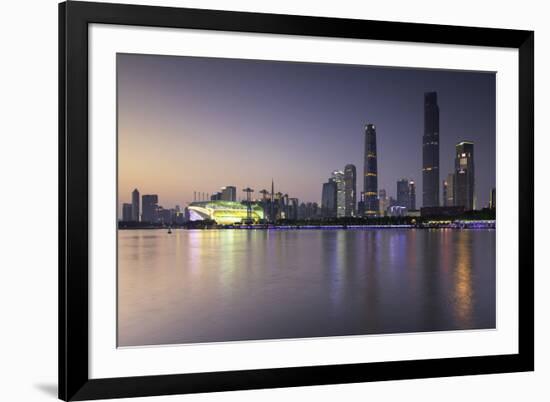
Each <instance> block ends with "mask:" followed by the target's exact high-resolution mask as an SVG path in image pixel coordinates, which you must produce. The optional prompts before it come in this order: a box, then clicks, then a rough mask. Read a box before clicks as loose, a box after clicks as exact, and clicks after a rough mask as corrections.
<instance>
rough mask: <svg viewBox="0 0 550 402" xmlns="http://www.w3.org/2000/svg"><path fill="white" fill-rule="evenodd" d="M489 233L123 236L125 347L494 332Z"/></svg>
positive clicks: (121, 267) (120, 291)
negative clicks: (485, 330) (450, 331)
mask: <svg viewBox="0 0 550 402" xmlns="http://www.w3.org/2000/svg"><path fill="white" fill-rule="evenodd" d="M494 247H495V232H494V231H491V230H479V231H457V230H399V229H395V230H394V229H384V230H347V231H346V230H319V231H317V230H307V231H300V230H294V231H292V230H289V231H262V230H258V231H255V230H207V231H201V230H195V231H194V230H175V231H173V234H171V235H168V234H167V233H166V232H165V231H163V230H133V231H120V232H119V254H118V258H119V265H118V279H119V281H118V284H119V288H118V319H119V322H118V341H119V345H120V346H132V345H148V344H170V343H191V342H216V341H231V340H248V339H279V338H301V337H318V336H334V335H351V334H372V333H399V332H417V331H437V330H451V329H470V328H493V327H494V326H495V258H494Z"/></svg>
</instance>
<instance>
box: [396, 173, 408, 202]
mask: <svg viewBox="0 0 550 402" xmlns="http://www.w3.org/2000/svg"><path fill="white" fill-rule="evenodd" d="M409 204H410V198H409V179H401V180H398V181H397V206H400V207H405V208H409Z"/></svg>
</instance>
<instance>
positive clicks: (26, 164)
mask: <svg viewBox="0 0 550 402" xmlns="http://www.w3.org/2000/svg"><path fill="white" fill-rule="evenodd" d="M119 2H123V1H119ZM134 2H139V1H138V0H136V1H134ZM141 2H142V3H147V4H157V5H172V6H181V7H198V8H214V9H227V10H239V11H257V12H272V13H286V14H304V15H318V16H329V17H349V18H360V19H377V20H391V21H410V22H429V23H438V24H451V25H476V26H487V27H501V28H517V29H534V30H535V31H536V34H535V43H536V52H535V54H536V56H535V58H536V73H535V74H536V78H535V82H536V100H535V107H536V110H535V114H536V124H535V131H536V150H535V153H536V171H537V174H536V181H537V183H536V186H537V193H536V203H537V206H538V208H537V211H538V212H539V214H538V219H539V222H544V221H543V220H544V219H545V218H546V216H544V215H543V213H541V210H542V209H546V208H547V206H546V205H545V201H546V200H548V199H550V186H548V185H547V183H545V182H543V180H544V178H545V176H546V175H545V172H546V171H547V170H548V168H549V165H548V162H547V161H548V160H549V158H548V157H547V155H545V150H548V149H550V140H549V137H550V124H549V121H548V119H547V115H548V111H549V108H550V95H549V93H550V85H549V83H550V79H549V74H548V71H550V51H549V50H548V49H550V24H548V11H547V10H546V4H545V2H543V1H535V0H523V1H521V2H518V1H516V2H508V3H506V2H503V1H497V0H485V1H480V0H461V1H455V2H445V1H440V0H415V1H412V0H393V1H383V2H382V1H371V0H362V1H352V0H340V1H320V0H302V1H300V2H298V1H292V0H269V1H262V2H259V1H254V0H233V1H231V2H230V3H229V2H227V1H223V0H203V1H200V0H172V1H170V0H164V1H153V0H150V1H141ZM0 38H1V39H0V44H1V47H0V49H1V55H2V56H1V57H2V59H1V62H0V80H1V82H0V105H1V107H0V110H1V113H0V211H1V214H0V225H1V227H0V323H1V326H2V329H1V331H0V383H1V384H2V386H1V387H0V400H2V401H33V402H34V401H47V400H54V399H55V398H56V396H55V395H56V392H57V391H56V388H57V385H56V382H57V1H53V0H47V1H45V0H26V1H21V2H17V1H12V2H4V4H3V5H2V14H1V22H0ZM24 222H27V223H26V224H24ZM536 231H537V240H536V245H535V246H536V249H537V251H536V322H537V325H536V336H537V344H536V350H537V358H536V372H535V373H522V374H504V375H502V374H501V375H487V376H475V377H455V378H444V379H426V380H411V381H391V382H384V383H367V384H350V385H335V386H319V387H302V388H290V389H275V390H255V391H242V392H226V393H218V394H202V395H191V396H170V397H162V398H157V399H155V400H159V401H184V402H192V401H202V402H206V401H213V402H214V401H216V402H228V401H239V402H247V401H257V400H262V401H280V400H310V399H311V400H320V401H333V400H346V401H363V400H365V399H366V398H369V399H370V400H387V401H394V400H406V401H416V400H419V401H420V400H422V401H440V400H445V401H446V402H451V401H464V400H476V401H477V400H500V401H517V400H525V401H546V400H549V398H550V390H549V385H548V378H550V348H549V346H548V344H549V343H550V314H549V313H548V310H547V309H548V308H549V307H550V292H549V291H547V289H546V288H547V286H549V285H548V284H549V283H550V271H549V270H548V251H547V250H548V247H547V245H548V242H547V240H546V237H545V233H544V227H543V225H542V224H538V225H537V229H536ZM141 400H143V401H145V400H148V401H149V400H152V399H145V398H140V399H134V401H141Z"/></svg>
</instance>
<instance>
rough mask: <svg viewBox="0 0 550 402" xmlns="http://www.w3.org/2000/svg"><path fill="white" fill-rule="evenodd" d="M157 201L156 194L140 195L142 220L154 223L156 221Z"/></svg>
mask: <svg viewBox="0 0 550 402" xmlns="http://www.w3.org/2000/svg"><path fill="white" fill-rule="evenodd" d="M158 202H159V197H158V195H156V194H145V195H143V196H142V197H141V207H142V213H141V221H142V222H147V223H156V222H157V221H158Z"/></svg>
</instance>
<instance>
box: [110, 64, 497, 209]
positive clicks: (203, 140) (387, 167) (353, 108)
mask: <svg viewBox="0 0 550 402" xmlns="http://www.w3.org/2000/svg"><path fill="white" fill-rule="evenodd" d="M224 67H225V68H224ZM229 67H231V68H229ZM236 67H242V69H241V70H237V72H236V70H235V68H236ZM118 69H119V70H118V77H119V81H118V94H119V97H118V106H119V138H118V141H119V201H120V203H122V202H129V201H130V199H128V195H129V194H130V193H131V191H132V190H133V189H134V188H136V187H137V188H139V189H140V192H141V193H142V194H159V198H160V200H159V203H160V204H162V205H164V206H165V207H173V206H174V205H185V204H186V203H188V202H192V201H193V192H195V191H198V192H201V193H209V194H212V193H213V192H215V191H219V188H220V187H222V186H226V185H234V186H236V187H237V190H238V191H237V192H238V193H239V195H240V196H241V197H243V195H242V194H240V193H241V190H242V188H245V187H252V188H253V189H254V190H255V193H254V195H253V197H254V198H260V194H259V192H260V190H262V189H268V188H269V185H270V183H271V178H272V177H273V178H274V180H275V183H276V185H277V186H278V189H277V191H282V192H283V193H287V194H289V196H291V197H296V198H298V199H299V200H300V202H307V201H310V202H318V203H320V201H321V193H322V184H323V182H325V181H326V179H327V177H329V175H330V174H331V172H332V171H335V170H344V168H345V166H347V165H350V164H353V165H355V166H356V168H357V169H358V171H363V163H361V161H362V160H363V155H362V148H363V146H364V136H365V132H364V128H365V125H366V124H369V123H372V124H374V125H375V126H376V136H377V147H378V155H377V159H378V174H379V177H378V190H380V189H386V191H387V192H388V196H395V193H394V192H393V189H394V188H395V182H396V181H397V180H398V179H399V178H401V177H407V178H410V179H411V180H414V181H415V182H416V183H417V187H419V188H418V190H417V192H418V193H419V194H421V191H422V190H420V188H421V186H422V180H421V172H422V170H421V169H422V136H423V131H424V128H423V126H424V121H423V113H422V112H423V108H424V102H423V97H424V93H425V92H437V93H438V99H437V100H438V106H439V109H440V114H441V118H440V123H441V128H440V131H441V136H440V155H439V158H440V166H441V169H440V180H443V178H445V177H447V174H448V173H451V172H453V171H454V159H455V150H454V148H455V145H456V144H457V143H458V142H460V141H463V140H470V141H473V142H474V143H475V146H476V155H483V156H484V158H483V159H482V160H479V157H478V159H476V161H475V163H476V174H477V175H478V176H481V177H477V176H476V198H477V207H481V206H484V205H485V204H488V202H489V194H490V189H491V188H493V187H495V185H494V182H495V180H494V175H495V165H494V154H495V129H494V125H495V121H494V120H495V116H494V107H495V102H494V97H495V91H494V85H495V83H494V75H493V74H489V73H471V72H468V73H465V72H449V71H431V70H411V69H391V68H374V67H365V66H342V65H325V64H310V63H290V62H264V61H253V60H232V59H210V58H191V57H173V56H143V55H118ZM243 70H245V72H246V74H245V73H244V72H243ZM147 71H149V73H147ZM228 71H230V72H231V73H229V72H228ZM151 72H154V74H151ZM305 73H310V74H308V75H304V74H305ZM229 76H231V78H232V79H231V80H229ZM327 76H329V77H334V79H332V80H330V79H329V80H328V81H329V82H327V80H326V77H327ZM350 76H351V78H349V77H350ZM322 77H325V79H324V80H323V79H322ZM380 81H382V83H381V82H380ZM396 81H402V84H403V85H401V86H399V87H398V86H397V82H396ZM197 82H199V83H201V84H202V85H197ZM276 82H277V83H279V85H278V86H275V85H274V84H275V83H276ZM466 82H470V85H465V83H466ZM356 83H360V84H363V85H362V86H364V87H366V88H367V89H368V90H369V91H367V95H366V96H365V97H366V98H367V100H368V99H370V96H368V95H372V96H373V97H374V98H376V102H374V104H373V105H365V103H368V102H366V101H365V100H364V99H362V98H361V97H359V98H358V97H357V91H356V90H355V91H354V90H353V89H354V88H353V87H352V84H356ZM389 83H390V84H391V85H389ZM170 84H172V85H170ZM404 84H407V85H404ZM459 84H460V85H459ZM474 84H475V85H474ZM360 86H361V85H360ZM403 86H404V87H405V88H407V89H408V92H411V93H414V92H416V91H413V89H414V88H417V89H421V90H422V91H421V92H419V93H414V95H411V93H408V94H404V93H403V89H402V88H403ZM279 87H282V88H279ZM318 87H321V88H318ZM384 87H386V92H388V93H387V94H385V96H374V95H380V94H379V93H380V92H382V93H384V91H383V88H384ZM465 88H466V89H465ZM306 89H307V90H309V92H307V91H305V90H306ZM329 89H332V90H333V92H334V91H336V99H337V100H341V103H337V102H335V98H334V96H333V93H331V92H330V91H329ZM344 89H345V90H347V92H346V91H344ZM451 89H452V90H451ZM260 90H263V92H262V91H260ZM321 90H324V91H327V92H326V93H328V94H330V95H331V96H327V97H325V98H324V99H319V98H318V97H315V96H314V94H313V93H311V91H313V92H319V91H321ZM304 91H305V92H306V93H307V95H304V93H303V92H304ZM182 92H183V94H182ZM344 92H345V93H344ZM405 92H407V91H405ZM266 95H269V96H266ZM405 95H406V96H405ZM260 99H264V105H262V104H261V103H260V104H258V102H259V101H260ZM412 99H415V101H414V102H413V101H412ZM300 100H302V102H301V103H299V101H300ZM346 100H347V101H346ZM307 101H309V102H307ZM254 102H255V103H256V104H253V103H254ZM298 105H299V106H301V108H298V109H297V110H295V108H294V107H295V106H298ZM178 106H179V109H178ZM329 106H330V107H329ZM361 108H365V109H368V110H373V111H372V112H368V111H365V112H364V113H362V112H361V111H360V109H361ZM387 108H389V109H391V110H393V111H394V113H393V114H391V113H390V116H389V117H393V119H389V118H388V111H387ZM315 111H317V112H318V114H315V113H314V112H315ZM322 111H328V112H329V113H328V116H327V115H325V114H323V113H322ZM207 112H209V113H210V114H211V116H204V115H205V114H207ZM201 117H202V118H201ZM222 117H223V118H222ZM277 117H278V118H283V117H284V118H285V119H283V122H281V121H278V120H277ZM352 117H353V118H352ZM458 120H464V122H463V125H460V124H458V125H453V124H452V123H456V122H457V121H458ZM396 121H397V123H396ZM321 123H322V124H321ZM224 124H225V126H224ZM308 125H309V126H308ZM327 125H328V128H327V127H326V126H327ZM399 126H402V127H405V128H408V130H406V129H401V130H399V129H397V128H396V127H399ZM456 126H458V127H459V128H462V129H463V130H457V128H456ZM220 127H221V128H220ZM476 127H478V128H477V129H476ZM216 128H217V129H216ZM281 128H286V130H282V131H281ZM253 129H256V130H255V131H254V130H253ZM252 131H253V132H252ZM476 131H478V132H479V131H482V132H484V134H483V135H480V134H475V132H476ZM403 132H405V134H403ZM331 133H333V134H332V135H331ZM446 133H447V135H446ZM470 133H471V134H470ZM251 134H254V135H251ZM480 148H481V150H480ZM449 149H450V150H451V151H450V152H449ZM480 166H481V167H480ZM479 172H481V174H480V173H479ZM362 181H363V180H361V178H360V177H358V178H357V200H359V197H358V195H359V193H360V192H361V191H363V188H362V185H361V184H362ZM392 184H393V185H392ZM439 197H440V203H441V204H442V203H443V200H442V194H441V191H439ZM243 198H244V197H243ZM418 204H421V203H420V202H418ZM420 206H422V205H418V207H420Z"/></svg>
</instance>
